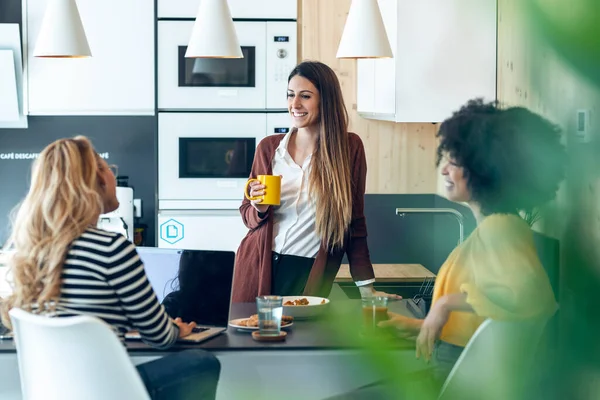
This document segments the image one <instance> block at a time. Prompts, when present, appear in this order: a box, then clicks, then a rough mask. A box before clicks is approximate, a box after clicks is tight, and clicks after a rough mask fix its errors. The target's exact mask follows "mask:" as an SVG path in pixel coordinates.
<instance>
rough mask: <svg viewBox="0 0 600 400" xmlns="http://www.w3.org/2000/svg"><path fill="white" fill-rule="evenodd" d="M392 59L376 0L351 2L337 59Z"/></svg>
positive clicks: (354, 0)
mask: <svg viewBox="0 0 600 400" xmlns="http://www.w3.org/2000/svg"><path fill="white" fill-rule="evenodd" d="M390 57H393V54H392V49H391V47H390V42H389V41H388V37H387V34H386V32H385V26H384V25H383V19H382V18H381V12H380V11H379V5H378V4H377V0H352V4H351V5H350V12H349V13H348V19H347V20H346V25H345V26H344V32H343V33H342V40H341V41H340V46H339V47H338V52H337V58H390Z"/></svg>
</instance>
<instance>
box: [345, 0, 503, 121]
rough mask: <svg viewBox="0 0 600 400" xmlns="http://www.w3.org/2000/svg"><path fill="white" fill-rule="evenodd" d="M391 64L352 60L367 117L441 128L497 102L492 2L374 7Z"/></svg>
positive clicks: (389, 2)
mask: <svg viewBox="0 0 600 400" xmlns="http://www.w3.org/2000/svg"><path fill="white" fill-rule="evenodd" d="M379 6H380V9H381V12H382V16H383V20H384V24H385V27H386V32H387V34H388V37H389V39H390V45H391V46H392V51H393V53H394V58H393V59H375V60H358V84H357V106H358V111H359V113H360V114H361V115H362V116H363V117H366V118H373V119H383V120H391V121H395V122H441V121H443V120H444V119H446V118H448V117H449V116H451V115H452V112H454V111H457V110H458V109H459V108H460V107H461V106H462V105H463V104H465V103H466V102H467V101H468V100H469V99H473V98H476V97H482V98H484V99H485V100H487V101H491V100H495V99H496V25H497V21H496V18H497V16H496V0H419V1H413V0H379Z"/></svg>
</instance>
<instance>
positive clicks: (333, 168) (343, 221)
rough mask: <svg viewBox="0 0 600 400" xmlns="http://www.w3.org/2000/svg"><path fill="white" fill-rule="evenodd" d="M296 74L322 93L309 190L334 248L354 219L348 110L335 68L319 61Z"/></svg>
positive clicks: (318, 220)
mask: <svg viewBox="0 0 600 400" xmlns="http://www.w3.org/2000/svg"><path fill="white" fill-rule="evenodd" d="M296 75H299V76H302V77H304V78H306V79H308V80H309V81H310V82H311V83H312V84H313V85H314V86H315V88H317V90H318V91H319V95H320V96H321V101H320V104H319V107H320V110H319V111H320V122H319V136H318V139H317V145H316V149H315V152H314V154H313V158H312V161H311V163H312V168H311V172H310V175H309V178H308V181H309V191H310V194H311V196H314V197H315V200H316V222H315V225H316V231H317V234H318V235H319V237H320V238H321V239H322V240H324V241H325V243H326V244H327V248H328V249H329V250H333V249H335V248H341V247H342V246H343V245H344V240H345V237H346V232H347V231H348V229H349V227H350V222H351V221H352V173H351V171H350V147H349V146H350V145H349V140H348V137H349V136H348V111H347V110H346V105H345V103H344V97H343V96H342V88H341V86H340V82H339V80H338V78H337V76H336V75H335V72H334V71H333V70H332V69H331V68H330V67H329V66H327V65H326V64H323V63H321V62H318V61H304V62H302V63H300V64H298V65H297V66H296V68H294V69H293V70H292V72H291V73H290V75H289V77H288V82H289V81H290V80H291V79H292V78H293V77H294V76H296Z"/></svg>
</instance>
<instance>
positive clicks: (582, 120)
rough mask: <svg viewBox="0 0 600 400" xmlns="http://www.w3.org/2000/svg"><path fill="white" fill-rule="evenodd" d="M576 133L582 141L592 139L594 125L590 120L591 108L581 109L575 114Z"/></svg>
mask: <svg viewBox="0 0 600 400" xmlns="http://www.w3.org/2000/svg"><path fill="white" fill-rule="evenodd" d="M575 135H576V136H577V140H578V141H579V142H581V143H589V142H591V141H592V126H591V121H590V110H589V109H579V110H577V111H576V115H575Z"/></svg>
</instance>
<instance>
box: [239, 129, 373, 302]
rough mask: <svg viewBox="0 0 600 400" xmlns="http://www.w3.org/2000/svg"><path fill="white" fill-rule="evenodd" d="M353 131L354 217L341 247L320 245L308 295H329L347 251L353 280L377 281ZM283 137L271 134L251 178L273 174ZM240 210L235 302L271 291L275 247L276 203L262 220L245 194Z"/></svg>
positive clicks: (360, 152)
mask: <svg viewBox="0 0 600 400" xmlns="http://www.w3.org/2000/svg"><path fill="white" fill-rule="evenodd" d="M348 135H349V138H348V139H349V146H350V168H351V169H352V221H351V223H350V229H349V230H348V232H347V234H346V238H345V240H344V246H343V248H341V249H339V250H335V251H333V252H328V251H327V248H326V247H325V246H324V245H323V244H321V248H320V249H319V252H318V254H317V257H316V259H315V262H314V264H313V267H312V270H311V272H310V275H309V277H308V282H307V284H306V287H305V288H304V295H306V296H323V297H326V296H328V295H329V292H330V291H331V287H332V285H333V281H334V279H335V276H336V275H337V273H338V270H339V268H340V265H341V263H342V258H343V256H344V253H346V254H348V261H349V262H350V273H351V274H352V278H353V279H354V280H355V281H363V280H368V279H373V278H374V277H375V275H374V273H373V266H372V265H371V260H370V257H369V248H368V247H367V225H366V222H365V216H364V213H363V208H364V196H365V181H366V177H367V161H366V157H365V149H364V147H363V143H362V141H361V139H360V137H359V136H358V135H357V134H355V133H352V132H349V133H348ZM283 136H284V135H272V136H268V137H266V138H264V139H263V140H261V142H260V143H259V144H258V147H257V149H256V155H255V156H254V162H253V164H252V172H251V174H250V177H256V176H257V175H270V174H272V173H273V170H272V165H273V164H272V161H273V157H274V156H275V151H276V150H277V147H278V146H279V143H280V142H281V140H282V139H283ZM240 214H241V215H242V220H243V221H244V224H245V225H246V226H247V227H248V229H249V231H248V234H247V235H246V237H245V238H244V239H243V240H242V242H241V244H240V247H239V248H238V251H237V255H236V259H235V273H234V282H233V301H234V302H254V301H255V298H256V296H262V295H268V294H271V256H272V248H273V207H272V206H271V207H269V210H268V212H267V213H266V215H265V216H264V218H260V217H259V216H258V211H256V209H255V208H254V207H252V204H250V201H249V200H247V199H246V198H244V200H243V201H242V205H241V206H240Z"/></svg>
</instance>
